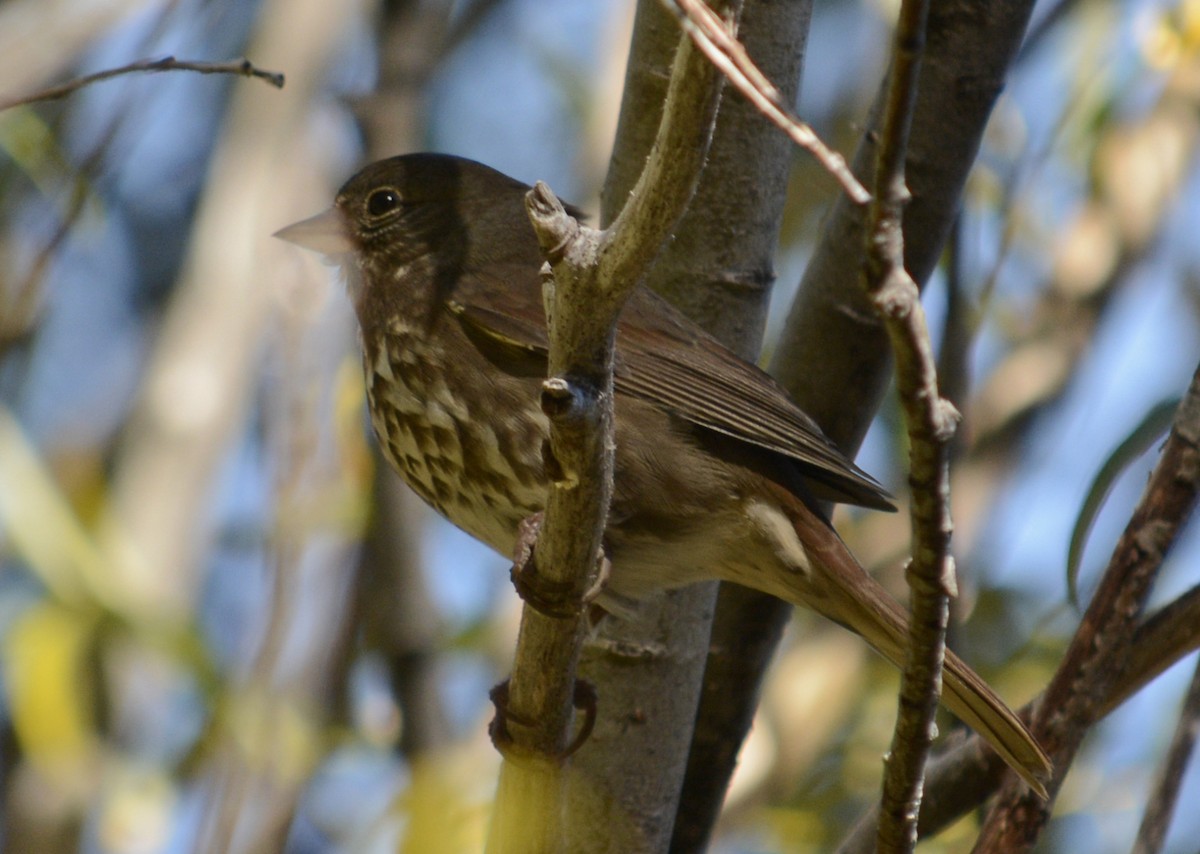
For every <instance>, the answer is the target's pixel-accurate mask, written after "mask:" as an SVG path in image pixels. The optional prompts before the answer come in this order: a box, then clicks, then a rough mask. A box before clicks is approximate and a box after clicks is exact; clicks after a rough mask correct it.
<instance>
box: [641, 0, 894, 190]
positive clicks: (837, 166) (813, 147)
mask: <svg viewBox="0 0 1200 854" xmlns="http://www.w3.org/2000/svg"><path fill="white" fill-rule="evenodd" d="M662 3H663V5H664V6H666V8H667V10H668V11H669V12H670V13H671V14H673V15H674V16H675V17H676V18H678V19H679V25H680V26H681V27H683V30H684V32H686V33H687V34H688V35H689V36H690V37H691V39H692V41H693V42H695V44H696V46H697V47H698V48H699V49H700V50H701V51H702V52H703V53H704V55H705V56H707V57H708V59H709V61H710V62H712V64H713V65H715V66H716V67H717V69H718V70H719V71H720V72H721V73H722V74H724V75H725V77H726V78H728V80H729V82H730V83H732V84H733V85H734V86H735V87H736V88H737V90H738V91H739V92H741V93H742V94H743V95H744V96H746V98H748V99H749V100H750V102H751V103H752V104H754V105H755V106H756V107H758V109H759V111H760V112H762V114H763V115H764V116H766V117H767V118H768V119H770V120H771V121H772V122H773V123H774V124H775V125H776V126H778V127H779V128H780V129H781V130H783V132H784V133H786V134H787V135H788V136H789V137H791V139H792V141H793V142H795V143H796V144H797V145H799V146H800V147H801V148H803V149H805V150H806V151H808V152H809V153H811V154H812V155H813V156H814V157H815V158H817V161H818V162H819V163H820V164H821V165H822V166H824V167H825V170H826V171H827V172H829V174H831V175H832V176H833V177H834V178H835V179H836V180H837V182H838V183H839V184H841V186H842V189H843V190H845V191H846V195H847V196H849V197H850V199H851V201H853V202H855V203H856V204H860V205H865V204H866V203H867V202H869V201H870V200H871V194H870V193H868V192H867V190H866V188H865V187H863V185H862V184H860V183H859V181H858V179H857V178H855V177H854V173H852V172H851V171H850V167H849V166H847V165H846V158H844V157H843V156H842V155H841V154H839V153H838V152H836V151H834V150H832V149H831V148H829V147H828V146H826V145H825V143H824V142H822V141H821V139H820V137H818V136H817V134H816V132H815V131H814V130H813V129H812V128H811V127H809V126H808V125H807V124H805V123H804V122H803V121H801V120H800V118H799V117H798V116H797V115H796V114H795V113H793V112H792V111H791V110H790V109H789V108H788V106H787V105H786V104H785V103H784V101H783V98H782V97H781V96H780V94H779V90H778V89H777V88H776V87H775V84H773V83H772V82H771V81H770V80H768V79H767V77H766V75H764V74H763V73H762V72H761V71H759V70H758V66H756V65H755V64H754V62H753V60H751V59H750V56H749V55H748V54H747V53H746V49H745V48H744V47H743V46H742V43H741V42H739V41H738V40H737V38H736V36H735V35H734V31H733V29H732V28H731V27H730V26H729V25H728V24H727V23H726V22H725V21H723V20H721V18H720V17H719V16H718V15H717V14H716V13H715V12H714V11H713V10H712V9H710V8H709V7H708V6H707V5H705V4H704V2H703V0H662Z"/></svg>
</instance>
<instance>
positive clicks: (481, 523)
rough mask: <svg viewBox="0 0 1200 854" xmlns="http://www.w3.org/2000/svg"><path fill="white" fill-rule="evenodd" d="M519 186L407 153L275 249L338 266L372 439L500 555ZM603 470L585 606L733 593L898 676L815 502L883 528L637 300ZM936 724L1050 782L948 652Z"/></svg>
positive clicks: (542, 342)
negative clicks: (799, 619) (790, 613)
mask: <svg viewBox="0 0 1200 854" xmlns="http://www.w3.org/2000/svg"><path fill="white" fill-rule="evenodd" d="M528 190H529V187H527V186H525V185H524V184H521V183H519V182H518V181H515V180H513V179H512V178H509V177H507V176H505V175H502V174H501V173H499V172H497V171H495V170H493V169H490V168H488V167H487V166H484V165H482V164H479V163H475V162H472V161H469V160H463V159H460V158H456V157H449V156H445V155H437V154H411V155H405V156H402V157H394V158H391V159H388V160H383V161H380V162H378V163H374V164H372V165H370V166H368V167H366V168H365V169H363V170H362V171H361V172H359V173H358V174H357V175H355V176H354V177H353V178H351V179H350V180H349V181H348V182H347V183H346V185H345V186H344V187H342V189H341V191H340V192H339V193H338V195H337V199H336V201H335V203H334V206H333V207H332V208H331V209H330V210H328V211H326V212H325V213H322V214H319V215H317V216H315V217H313V218H311V219H307V220H304V221H303V222H299V223H296V224H295V225H292V226H289V227H288V228H285V229H283V230H282V231H280V232H278V234H277V236H278V237H281V238H283V239H285V240H289V241H291V242H293V243H297V244H299V245H301V246H304V247H307V248H310V249H314V250H317V251H319V252H322V253H324V254H325V255H326V256H328V257H329V258H331V259H333V260H334V261H336V262H337V263H338V264H340V265H341V269H342V271H343V273H344V275H345V277H346V280H347V284H348V286H349V291H350V296H351V299H352V300H353V303H354V308H355V311H356V313H357V315H358V321H359V324H360V327H361V332H362V347H363V366H364V369H365V372H366V385H367V396H368V400H369V402H370V411H371V421H372V424H373V425H374V428H375V433H376V435H377V436H378V438H379V442H380V444H381V445H382V447H383V452H384V454H385V456H386V457H387V459H388V461H389V462H390V463H391V464H392V466H393V467H394V468H395V469H396V471H397V472H399V473H400V476H401V477H402V478H403V479H404V480H405V481H406V482H407V483H408V484H409V486H411V487H412V488H413V489H414V490H415V491H416V492H417V494H419V495H420V496H421V497H422V498H423V499H424V500H425V501H427V502H428V503H429V504H431V505H432V506H433V507H434V508H436V509H437V511H438V512H439V513H441V514H442V515H443V516H445V517H446V518H447V519H449V520H450V521H451V522H453V523H454V524H455V525H457V526H458V527H460V528H462V529H463V530H465V531H467V532H468V533H469V534H471V535H473V536H475V537H477V538H478V539H480V540H482V541H483V542H485V543H487V544H488V545H489V546H491V547H492V548H494V549H496V550H497V551H498V552H501V553H502V554H504V555H506V556H511V555H512V554H513V551H514V547H515V544H516V536H517V528H518V525H519V523H520V522H521V521H522V520H524V519H526V518H528V517H530V516H532V515H534V514H535V513H538V512H540V511H541V510H542V509H543V508H544V505H545V501H546V495H547V491H548V487H549V478H548V477H547V474H546V472H545V470H544V469H543V457H542V445H543V442H544V441H545V440H546V438H547V435H548V428H547V422H546V418H545V416H544V415H543V413H542V411H541V408H540V406H539V392H540V388H541V382H542V380H543V379H544V378H545V376H546V358H547V356H546V353H547V339H546V324H545V317H544V314H543V309H542V296H541V284H540V280H539V269H540V267H541V264H542V256H541V254H540V251H539V248H538V243H537V239H536V237H535V236H534V232H533V228H532V226H531V225H530V223H529V220H528V218H527V216H526V212H525V207H524V199H525V193H526V192H527V191H528ZM614 386H615V390H616V398H615V404H614V408H615V423H616V428H615V429H616V469H615V477H614V489H613V498H612V506H611V509H610V514H609V519H608V527H607V529H606V531H605V537H604V548H605V553H606V555H607V557H608V558H609V560H610V562H611V568H610V573H609V576H608V579H607V583H606V587H605V589H604V591H603V592H602V594H601V598H600V600H599V601H600V603H601V604H602V605H604V606H605V607H606V608H608V609H609V610H612V611H614V612H616V613H621V612H622V611H626V610H628V609H629V608H630V607H631V605H632V604H633V603H635V602H636V601H637V600H638V599H641V598H643V597H645V596H647V595H649V594H652V593H653V592H655V591H658V590H662V589H664V588H673V587H679V586H682V585H685V584H690V583H693V582H697V581H705V580H712V579H721V580H724V581H734V582H737V583H739V584H744V585H746V586H748V587H753V588H755V589H758V590H762V591H765V592H767V593H770V594H772V595H774V596H778V597H779V598H781V599H784V600H786V601H788V602H791V603H794V604H796V605H804V606H807V607H809V608H812V609H813V610H815V611H817V612H818V613H820V614H823V615H825V616H826V617H828V618H830V619H832V620H834V621H836V622H838V623H840V624H841V625H843V626H845V627H847V628H849V629H851V630H853V631H855V632H857V633H858V634H860V635H862V637H863V638H865V639H866V640H867V642H868V643H869V644H871V646H873V647H874V648H875V649H876V650H878V651H879V652H880V653H881V654H882V655H883V656H884V657H885V658H887V659H888V660H889V661H891V662H892V663H893V664H895V665H897V666H902V665H903V661H904V647H905V637H906V631H907V618H906V615H905V613H904V611H903V609H902V608H901V607H900V605H898V604H897V603H896V602H895V600H893V599H892V598H891V597H890V596H889V595H888V593H887V592H886V591H885V590H884V589H883V588H882V587H881V586H880V585H879V584H878V583H877V582H876V581H875V580H874V579H873V578H872V577H871V576H870V575H868V574H867V572H866V571H865V570H864V569H863V568H862V567H861V566H860V565H859V563H858V561H857V560H855V558H854V557H853V555H851V553H850V551H849V550H848V549H847V547H846V545H845V544H844V543H843V542H842V540H841V538H840V537H838V535H837V533H836V532H835V531H834V530H833V528H832V527H831V525H830V523H829V520H828V519H827V517H826V516H825V514H824V512H823V511H822V510H821V509H820V505H819V504H818V503H817V502H818V501H821V500H833V501H838V502H845V503H850V504H858V505H862V506H865V507H874V508H880V509H891V504H890V502H889V501H888V497H887V494H886V493H885V492H884V491H883V489H882V488H881V487H880V486H879V485H878V484H877V483H876V482H875V481H874V480H872V479H871V477H870V476H869V475H867V474H865V473H864V472H863V471H861V470H860V469H859V468H858V467H857V466H855V465H854V463H852V462H850V461H849V460H848V459H846V458H845V457H844V456H843V455H842V454H841V453H840V452H839V451H838V449H837V448H835V447H834V446H833V444H832V443H831V442H830V441H829V440H828V439H827V438H826V437H825V436H824V435H823V434H822V433H821V431H820V429H819V428H818V427H817V425H816V424H815V423H814V422H813V421H812V419H810V418H809V417H808V416H807V415H805V414H804V413H803V412H801V411H800V409H799V408H798V407H797V406H796V405H795V404H794V403H793V402H792V401H791V400H790V399H789V398H788V396H787V394H786V393H785V392H784V391H783V389H782V388H780V386H779V385H778V384H777V383H776V382H775V381H774V380H772V379H771V377H769V376H768V375H767V374H766V373H764V372H763V371H761V370H759V369H758V368H757V367H755V366H754V365H752V364H750V363H749V362H746V361H745V360H743V359H741V358H739V357H738V356H736V355H734V354H733V353H732V352H730V351H729V350H728V349H726V348H725V347H724V346H722V345H721V344H720V343H719V342H717V341H716V339H714V338H712V337H711V336H709V335H707V334H706V333H705V332H703V331H702V330H701V329H700V328H699V327H698V326H696V325H695V324H694V323H692V322H691V321H689V320H688V319H687V318H685V317H684V316H683V315H682V314H680V313H679V312H678V311H676V310H675V309H673V308H672V307H671V306H670V305H668V304H667V303H666V302H665V301H663V300H662V299H661V298H659V297H657V296H655V295H654V294H653V293H651V292H650V291H649V290H647V289H645V288H639V289H638V290H637V291H636V292H635V293H634V295H633V297H632V298H631V299H630V301H629V303H628V304H627V305H626V307H625V309H624V311H623V313H622V315H621V320H620V323H619V325H618V327H617V337H616V360H615V376H614ZM942 699H943V701H944V702H945V704H946V705H947V706H948V707H949V708H950V710H951V711H953V712H954V713H955V714H956V715H958V716H959V717H960V718H962V720H964V721H965V722H966V723H967V724H969V725H970V726H971V727H973V728H974V729H975V730H976V731H978V732H979V733H980V734H981V735H982V736H984V738H986V739H987V741H988V742H989V743H990V744H991V745H992V746H993V747H994V748H995V749H996V751H997V752H998V753H999V754H1000V755H1001V756H1002V757H1003V758H1004V760H1005V761H1006V762H1007V763H1008V764H1009V765H1010V766H1011V767H1012V768H1013V769H1014V770H1015V771H1016V772H1017V773H1018V774H1020V775H1021V777H1022V778H1023V779H1024V780H1025V781H1026V782H1027V783H1028V784H1029V785H1030V786H1032V787H1033V788H1034V789H1035V790H1037V791H1038V792H1040V793H1042V794H1043V795H1044V794H1045V789H1044V787H1043V785H1042V780H1044V779H1046V778H1047V776H1048V774H1049V769H1050V763H1049V760H1048V759H1047V758H1046V755H1045V754H1044V753H1043V752H1042V750H1041V748H1040V747H1039V746H1038V744H1037V742H1036V741H1034V739H1033V738H1032V736H1031V735H1030V734H1029V732H1028V731H1027V730H1026V729H1025V727H1024V725H1023V724H1022V723H1021V721H1020V720H1019V719H1018V717H1017V716H1016V715H1015V714H1014V713H1013V712H1012V711H1011V710H1010V709H1009V708H1008V707H1007V706H1006V705H1005V704H1004V702H1003V701H1002V700H1000V698H999V697H997V696H996V694H995V693H994V692H993V691H992V690H991V688H989V687H988V685H987V684H986V683H985V682H984V681H983V680H982V679H981V678H980V677H979V676H978V675H977V674H976V673H975V672H974V671H973V670H971V669H970V668H969V667H968V666H967V665H966V664H964V663H963V662H962V660H961V659H959V658H958V657H957V656H955V655H953V654H951V653H947V655H946V668H945V677H944V693H943V697H942Z"/></svg>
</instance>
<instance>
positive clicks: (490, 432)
mask: <svg viewBox="0 0 1200 854" xmlns="http://www.w3.org/2000/svg"><path fill="white" fill-rule="evenodd" d="M375 367H376V366H374V365H369V364H368V366H367V396H368V399H369V402H370V411H371V423H372V426H373V427H374V430H375V435H376V436H377V437H378V439H379V442H380V445H381V447H382V449H383V453H384V455H385V456H386V457H387V459H388V461H389V462H390V463H391V464H392V467H393V468H394V469H395V470H396V471H397V473H399V475H400V476H401V478H402V479H403V480H404V481H405V482H406V483H407V484H408V485H409V486H410V487H411V488H412V489H413V491H414V492H416V493H417V494H418V495H419V496H420V497H421V498H422V499H423V500H424V501H425V502H426V503H428V504H429V505H430V506H432V507H433V508H434V509H435V510H437V511H438V513H440V514H441V515H442V516H444V517H445V518H446V519H448V520H449V521H450V522H452V523H453V524H454V525H456V526H458V527H459V528H461V529H463V530H464V531H466V532H467V533H468V534H470V535H471V536H473V537H475V538H476V539H479V540H481V541H483V542H484V543H486V544H487V545H489V546H491V547H492V548H494V549H496V550H497V551H498V552H500V553H502V554H504V555H506V556H509V555H511V554H512V551H513V546H514V543H515V538H516V531H517V526H518V524H519V523H520V521H521V520H522V519H525V518H527V517H528V516H530V515H532V514H534V513H536V512H538V511H540V510H542V509H543V507H544V505H545V501H546V483H545V482H544V480H543V475H542V460H541V447H542V437H543V435H544V430H543V428H542V424H541V422H534V423H533V424H529V423H523V422H519V421H518V420H516V419H511V418H510V419H505V416H504V415H502V414H500V413H499V412H498V411H494V410H493V411H489V412H487V413H484V412H481V411H479V409H477V408H476V407H475V406H474V405H470V404H468V403H467V402H466V401H465V399H464V398H465V397H466V396H465V395H461V394H456V393H455V392H454V391H453V390H452V389H451V387H450V386H449V385H447V383H446V381H445V380H444V379H443V378H442V376H441V375H437V374H435V376H436V378H435V379H431V380H429V381H427V382H424V381H416V380H414V379H413V378H404V377H402V376H401V373H402V372H400V371H394V370H392V368H394V367H396V365H395V363H394V362H393V363H392V365H390V366H387V367H386V368H385V370H386V375H385V374H383V373H382V372H380V371H376V370H373V368H375ZM539 414H540V413H539Z"/></svg>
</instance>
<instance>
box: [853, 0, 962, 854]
mask: <svg viewBox="0 0 1200 854" xmlns="http://www.w3.org/2000/svg"><path fill="white" fill-rule="evenodd" d="M928 17H929V4H928V2H927V0H909V2H905V3H904V4H903V5H902V6H901V9H900V19H899V22H898V24H897V28H896V40H895V50H894V54H893V60H892V75H891V85H890V88H889V90H888V95H887V101H886V103H885V106H884V117H883V128H882V133H881V137H880V145H879V151H878V154H877V159H876V169H875V192H874V194H873V195H874V199H875V200H874V202H873V203H872V204H871V207H870V211H869V214H868V226H867V247H866V268H865V275H866V287H867V291H868V292H869V293H870V295H871V298H872V300H873V302H874V304H875V307H876V310H877V311H878V312H879V313H880V315H881V316H882V317H883V319H884V323H885V325H886V328H887V331H888V336H889V337H890V338H891V342H892V350H893V353H894V354H895V358H896V376H897V386H898V389H899V392H900V400H901V404H902V406H903V409H904V415H905V421H906V423H907V425H908V436H909V442H910V447H911V450H910V473H909V483H910V485H911V487H912V492H913V503H912V532H913V558H912V562H911V563H910V564H909V568H908V579H909V585H910V587H911V589H912V623H911V627H910V636H911V640H910V646H909V653H908V659H907V662H906V664H905V668H904V674H903V680H902V683H901V688H900V710H899V715H898V717H897V720H896V731H895V735H894V736H893V739H892V748H891V752H890V754H889V757H888V759H887V762H886V765H887V773H886V776H885V778H884V786H883V800H882V807H881V820H880V823H879V835H878V844H879V848H880V850H881V851H911V850H912V848H913V846H915V845H916V841H917V813H918V810H919V808H920V803H921V788H922V784H923V781H924V768H925V761H926V759H927V757H928V755H929V748H930V745H931V744H932V742H933V736H934V731H935V727H934V715H935V713H936V711H937V702H938V696H939V694H940V692H941V673H942V660H943V656H944V654H945V643H946V624H947V620H948V618H949V600H950V597H951V596H952V595H954V592H955V581H954V564H953V559H952V558H951V556H950V533H951V530H952V525H951V521H950V506H949V505H950V502H949V497H950V478H949V468H948V465H947V463H948V456H949V454H948V452H949V443H950V440H951V439H952V438H953V436H954V431H955V425H956V423H957V420H958V413H957V412H956V411H955V409H954V407H953V406H952V405H951V404H950V403H949V402H948V401H946V400H943V399H942V397H941V396H940V395H939V393H938V388H937V369H936V366H935V363H934V357H933V348H932V345H931V343H930V340H929V330H928V328H927V326H926V322H925V313H924V311H923V310H922V308H921V302H920V294H919V291H918V289H917V285H916V283H915V282H914V281H913V279H912V277H911V276H910V275H909V274H908V272H907V271H906V270H905V268H904V235H903V231H902V216H903V211H904V206H905V204H906V203H907V202H908V200H909V193H908V188H907V187H906V185H905V182H904V160H905V156H906V154H907V148H908V135H909V128H910V126H911V123H912V115H913V109H914V106H915V104H916V97H917V77H918V73H919V71H920V67H921V54H922V51H923V49H924V45H925V28H926V24H927V22H928Z"/></svg>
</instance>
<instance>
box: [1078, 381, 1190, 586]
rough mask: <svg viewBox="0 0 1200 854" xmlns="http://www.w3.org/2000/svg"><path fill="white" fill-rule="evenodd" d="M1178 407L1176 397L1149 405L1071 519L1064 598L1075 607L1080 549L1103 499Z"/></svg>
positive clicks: (1081, 549)
mask: <svg viewBox="0 0 1200 854" xmlns="http://www.w3.org/2000/svg"><path fill="white" fill-rule="evenodd" d="M1178 408H1179V398H1178V397H1172V398H1168V399H1166V400H1162V401H1159V402H1158V403H1156V404H1155V405H1154V406H1152V407H1151V408H1150V410H1149V411H1148V412H1147V413H1146V414H1145V415H1144V416H1143V417H1142V420H1141V421H1140V422H1138V425H1137V426H1136V427H1134V428H1133V431H1132V432H1131V433H1130V434H1129V435H1128V436H1126V437H1125V439H1124V441H1122V442H1121V444H1119V445H1117V447H1116V449H1115V450H1113V452H1112V453H1111V454H1109V456H1108V459H1107V460H1105V461H1104V465H1102V466H1101V467H1100V471H1098V472H1096V477H1095V478H1094V479H1093V480H1092V485H1091V486H1090V487H1089V488H1088V492H1087V497H1086V498H1085V499H1084V502H1083V507H1082V509H1081V510H1080V511H1079V517H1078V518H1077V519H1076V520H1075V530H1073V531H1072V532H1071V545H1070V546H1069V547H1068V549H1067V598H1068V599H1069V600H1070V602H1071V604H1072V605H1073V606H1074V607H1075V608H1076V609H1079V608H1080V604H1079V564H1080V563H1081V562H1082V561H1083V550H1084V548H1085V547H1086V546H1087V539H1088V535H1089V534H1090V533H1091V531H1092V525H1093V524H1095V522H1096V517H1097V516H1099V515H1100V508H1101V507H1103V506H1104V501H1105V499H1107V498H1108V494H1109V492H1111V491H1112V488H1113V484H1115V483H1116V482H1117V478H1118V477H1120V476H1121V474H1122V472H1124V471H1125V469H1126V468H1128V467H1129V464H1130V463H1132V462H1133V461H1134V460H1136V459H1137V458H1138V457H1140V456H1141V455H1142V454H1144V453H1145V452H1146V451H1147V450H1149V449H1150V447H1151V446H1152V445H1153V444H1154V443H1155V442H1157V441H1158V439H1159V437H1160V436H1162V434H1163V433H1165V432H1166V431H1167V429H1168V428H1169V427H1170V426H1171V419H1172V418H1173V417H1174V416H1175V410H1176V409H1178Z"/></svg>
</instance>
